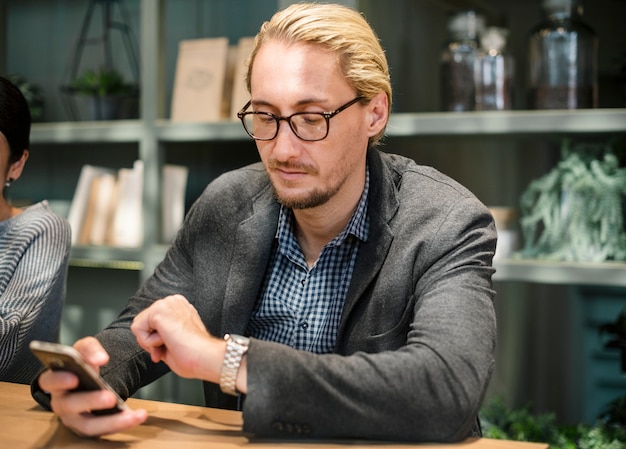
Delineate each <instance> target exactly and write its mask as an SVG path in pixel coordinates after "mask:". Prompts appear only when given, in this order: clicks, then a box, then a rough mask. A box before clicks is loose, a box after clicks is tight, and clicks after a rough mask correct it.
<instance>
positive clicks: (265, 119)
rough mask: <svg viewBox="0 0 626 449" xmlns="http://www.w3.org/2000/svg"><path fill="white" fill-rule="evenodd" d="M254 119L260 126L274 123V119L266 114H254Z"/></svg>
mask: <svg viewBox="0 0 626 449" xmlns="http://www.w3.org/2000/svg"><path fill="white" fill-rule="evenodd" d="M256 119H257V120H258V122H259V123H262V124H268V123H271V122H273V121H274V117H272V116H271V115H267V114H256Z"/></svg>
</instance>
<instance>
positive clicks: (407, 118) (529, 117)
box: [387, 108, 626, 136]
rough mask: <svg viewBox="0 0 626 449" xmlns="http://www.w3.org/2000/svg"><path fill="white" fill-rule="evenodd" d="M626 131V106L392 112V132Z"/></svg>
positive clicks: (427, 133) (436, 133) (426, 133)
mask: <svg viewBox="0 0 626 449" xmlns="http://www.w3.org/2000/svg"><path fill="white" fill-rule="evenodd" d="M609 132H626V109H623V108H620V109H579V110H541V111H484V112H457V113H451V112H433V113H398V114H392V115H391V118H390V120H389V124H388V125H387V135H389V136H420V135H498V134H548V133H549V134H555V133H609Z"/></svg>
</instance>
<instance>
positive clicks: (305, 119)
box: [298, 114, 324, 126]
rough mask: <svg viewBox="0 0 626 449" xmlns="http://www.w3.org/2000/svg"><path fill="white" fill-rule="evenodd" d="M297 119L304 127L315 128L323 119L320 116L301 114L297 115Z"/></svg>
mask: <svg viewBox="0 0 626 449" xmlns="http://www.w3.org/2000/svg"><path fill="white" fill-rule="evenodd" d="M298 119H299V120H300V121H301V122H302V124H304V125H310V126H316V125H319V124H320V123H321V122H323V121H324V117H323V116H322V115H321V114H301V115H298Z"/></svg>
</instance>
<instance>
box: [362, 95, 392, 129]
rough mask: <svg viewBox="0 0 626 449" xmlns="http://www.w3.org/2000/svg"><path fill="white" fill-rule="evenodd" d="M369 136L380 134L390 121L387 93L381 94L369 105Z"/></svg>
mask: <svg viewBox="0 0 626 449" xmlns="http://www.w3.org/2000/svg"><path fill="white" fill-rule="evenodd" d="M367 108H368V114H367V122H366V123H367V126H368V128H369V132H368V136H369V137H372V136H375V135H376V134H378V133H379V132H380V131H381V130H382V129H384V128H385V126H386V125H387V121H388V120H389V99H388V98H387V94H386V93H385V92H379V93H378V94H377V95H376V96H375V97H374V98H372V100H371V101H370V102H369V104H368V105H367Z"/></svg>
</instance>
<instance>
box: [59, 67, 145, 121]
mask: <svg viewBox="0 0 626 449" xmlns="http://www.w3.org/2000/svg"><path fill="white" fill-rule="evenodd" d="M70 90H71V91H72V92H74V93H78V94H82V95H86V96H89V97H90V109H91V113H92V118H93V119H95V120H114V119H117V118H120V115H121V108H122V106H123V103H124V100H125V99H128V98H133V97H136V96H137V87H136V86H134V85H133V84H129V83H127V82H125V81H124V77H123V76H122V75H121V74H120V73H119V72H118V71H117V70H115V69H99V70H86V71H85V72H83V73H82V74H81V75H80V76H79V77H78V78H76V79H74V80H73V81H72V82H71V84H70Z"/></svg>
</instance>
